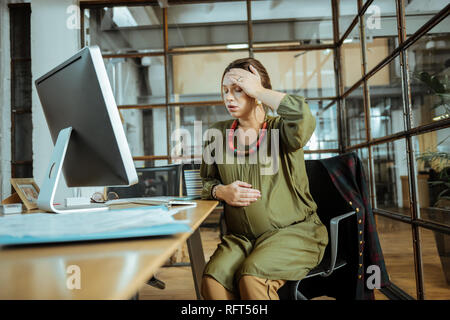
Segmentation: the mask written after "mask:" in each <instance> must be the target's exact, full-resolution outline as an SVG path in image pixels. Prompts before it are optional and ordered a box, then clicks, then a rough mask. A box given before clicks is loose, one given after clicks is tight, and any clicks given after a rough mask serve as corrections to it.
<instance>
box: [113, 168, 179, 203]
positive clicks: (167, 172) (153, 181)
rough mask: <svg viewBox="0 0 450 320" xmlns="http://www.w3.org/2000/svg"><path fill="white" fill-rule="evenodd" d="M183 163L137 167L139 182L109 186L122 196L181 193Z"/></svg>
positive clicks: (172, 194) (175, 194)
mask: <svg viewBox="0 0 450 320" xmlns="http://www.w3.org/2000/svg"><path fill="white" fill-rule="evenodd" d="M181 170H182V165H181V164H172V165H167V166H159V167H145V168H136V171H137V174H138V178H139V182H138V183H137V184H135V185H133V186H130V187H109V188H108V190H107V191H108V192H109V191H114V192H116V193H117V194H118V195H119V197H120V198H137V197H153V196H180V195H181Z"/></svg>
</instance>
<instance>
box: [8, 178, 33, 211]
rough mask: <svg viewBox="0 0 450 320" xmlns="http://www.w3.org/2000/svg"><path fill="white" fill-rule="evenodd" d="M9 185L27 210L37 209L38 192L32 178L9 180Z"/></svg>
mask: <svg viewBox="0 0 450 320" xmlns="http://www.w3.org/2000/svg"><path fill="white" fill-rule="evenodd" d="M11 185H12V186H13V188H14V190H15V191H16V193H17V195H18V196H19V198H20V200H21V201H22V202H23V204H24V205H25V207H26V208H27V210H33V209H37V199H38V196H39V192H40V190H39V187H38V185H37V184H36V182H35V181H34V179H33V178H11Z"/></svg>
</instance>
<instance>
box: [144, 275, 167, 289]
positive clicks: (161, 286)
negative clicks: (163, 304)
mask: <svg viewBox="0 0 450 320" xmlns="http://www.w3.org/2000/svg"><path fill="white" fill-rule="evenodd" d="M147 284H148V285H150V286H152V287H155V288H158V289H165V288H166V284H165V283H164V282H163V281H161V280H159V279H158V278H156V277H155V276H153V277H152V278H151V279H150V280H148V281H147Z"/></svg>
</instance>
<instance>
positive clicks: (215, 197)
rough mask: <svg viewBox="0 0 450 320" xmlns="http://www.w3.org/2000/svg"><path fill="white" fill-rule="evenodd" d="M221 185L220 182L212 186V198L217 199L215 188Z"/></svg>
mask: <svg viewBox="0 0 450 320" xmlns="http://www.w3.org/2000/svg"><path fill="white" fill-rule="evenodd" d="M221 185H222V184H216V185H215V186H213V187H212V191H211V195H212V197H213V199H214V200H219V199H217V196H216V190H217V187H218V186H221Z"/></svg>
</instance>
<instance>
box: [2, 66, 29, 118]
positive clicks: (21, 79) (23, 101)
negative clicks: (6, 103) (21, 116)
mask: <svg viewBox="0 0 450 320" xmlns="http://www.w3.org/2000/svg"><path fill="white" fill-rule="evenodd" d="M11 80H12V81H11V82H12V83H11V102H12V109H13V110H27V111H31V97H32V93H31V91H32V89H31V88H32V76H31V60H29V61H26V60H22V61H21V60H12V62H11ZM8 89H9V88H8Z"/></svg>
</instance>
